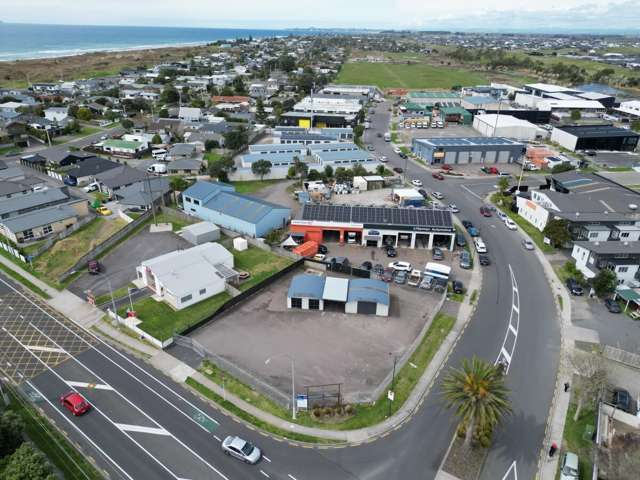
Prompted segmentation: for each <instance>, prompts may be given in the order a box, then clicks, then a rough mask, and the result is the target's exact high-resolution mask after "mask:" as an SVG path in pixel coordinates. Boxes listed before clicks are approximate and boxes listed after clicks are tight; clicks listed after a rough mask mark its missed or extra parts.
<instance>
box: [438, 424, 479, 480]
mask: <svg viewBox="0 0 640 480" xmlns="http://www.w3.org/2000/svg"><path fill="white" fill-rule="evenodd" d="M488 454H489V449H487V448H483V447H481V446H478V445H473V444H472V445H469V446H465V444H464V438H460V437H459V436H458V435H456V436H455V437H454V439H453V442H452V443H451V447H450V448H449V453H448V454H447V457H446V458H445V461H444V464H443V466H442V470H443V471H444V472H445V473H447V474H449V475H452V476H453V477H455V478H457V479H459V480H476V479H477V478H478V477H479V476H480V472H481V471H482V467H483V465H484V461H485V459H486V458H487V455H488Z"/></svg>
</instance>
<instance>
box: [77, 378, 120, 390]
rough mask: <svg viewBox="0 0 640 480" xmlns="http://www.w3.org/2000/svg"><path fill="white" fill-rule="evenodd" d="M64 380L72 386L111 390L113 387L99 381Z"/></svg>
mask: <svg viewBox="0 0 640 480" xmlns="http://www.w3.org/2000/svg"><path fill="white" fill-rule="evenodd" d="M66 382H67V383H68V384H69V385H71V386H72V387H78V388H91V389H95V390H113V387H112V386H111V385H103V384H100V383H87V382H74V381H71V380H66Z"/></svg>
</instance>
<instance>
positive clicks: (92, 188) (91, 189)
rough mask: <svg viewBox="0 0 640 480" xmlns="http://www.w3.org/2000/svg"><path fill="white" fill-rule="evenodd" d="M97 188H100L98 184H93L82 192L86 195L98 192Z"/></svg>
mask: <svg viewBox="0 0 640 480" xmlns="http://www.w3.org/2000/svg"><path fill="white" fill-rule="evenodd" d="M98 188H100V184H99V183H98V182H93V183H90V184H89V185H87V186H86V187H84V188H83V189H82V190H84V191H85V192H86V193H91V192H95V191H96V190H98Z"/></svg>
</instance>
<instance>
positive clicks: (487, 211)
mask: <svg viewBox="0 0 640 480" xmlns="http://www.w3.org/2000/svg"><path fill="white" fill-rule="evenodd" d="M480 214H481V215H482V216H483V217H492V216H493V214H492V213H491V210H490V209H489V207H480Z"/></svg>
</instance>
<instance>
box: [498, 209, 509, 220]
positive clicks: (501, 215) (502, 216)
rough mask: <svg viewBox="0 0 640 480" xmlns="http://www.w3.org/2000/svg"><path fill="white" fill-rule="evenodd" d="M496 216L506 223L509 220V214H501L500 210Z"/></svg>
mask: <svg viewBox="0 0 640 480" xmlns="http://www.w3.org/2000/svg"><path fill="white" fill-rule="evenodd" d="M496 215H497V216H498V218H499V219H500V220H502V221H503V222H505V221H506V220H507V218H509V217H507V214H506V213H504V212H501V211H500V210H498V211H497V212H496Z"/></svg>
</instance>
